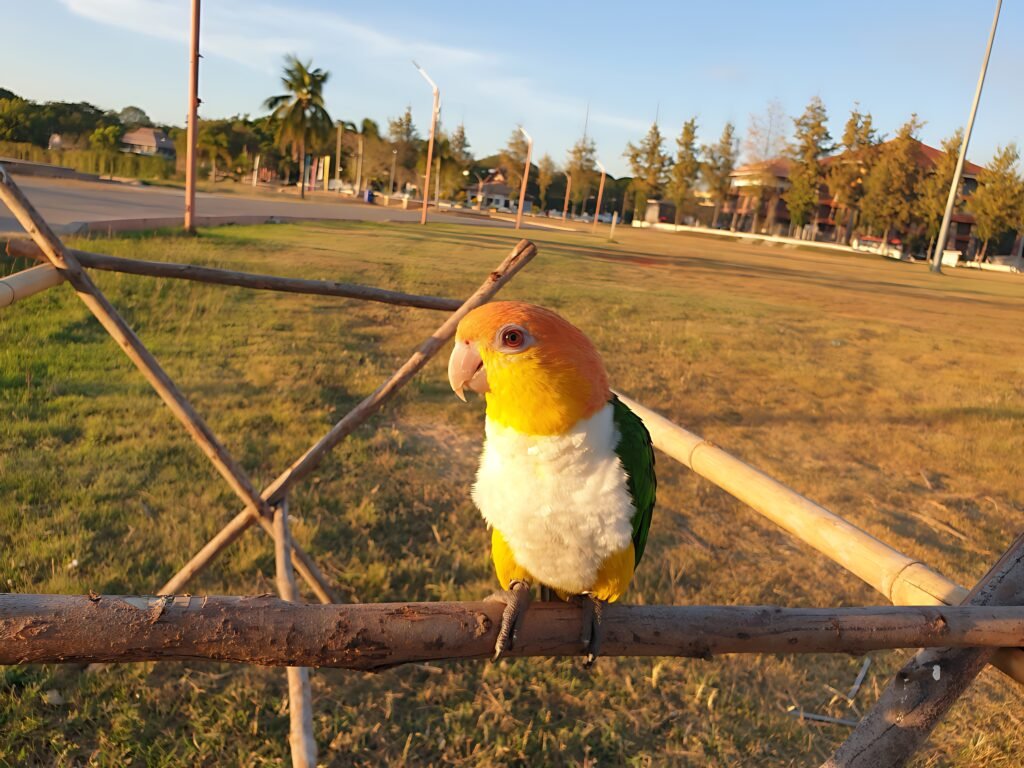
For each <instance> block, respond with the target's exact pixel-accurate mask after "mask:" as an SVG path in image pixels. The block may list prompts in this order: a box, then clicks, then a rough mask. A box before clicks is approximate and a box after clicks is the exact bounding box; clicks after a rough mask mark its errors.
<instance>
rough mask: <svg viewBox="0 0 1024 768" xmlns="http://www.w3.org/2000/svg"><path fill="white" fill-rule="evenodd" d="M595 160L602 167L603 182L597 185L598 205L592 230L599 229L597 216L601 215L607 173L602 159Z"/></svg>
mask: <svg viewBox="0 0 1024 768" xmlns="http://www.w3.org/2000/svg"><path fill="white" fill-rule="evenodd" d="M594 162H595V163H597V167H598V168H600V169H601V183H600V184H599V185H598V187H597V206H596V207H595V208H594V224H593V225H592V226H591V228H590V230H591V231H592V232H596V231H597V217H598V216H600V215H601V196H602V195H603V194H604V177H605V175H606V173H607V171H605V169H604V166H603V165H601V161H600V160H595V161H594Z"/></svg>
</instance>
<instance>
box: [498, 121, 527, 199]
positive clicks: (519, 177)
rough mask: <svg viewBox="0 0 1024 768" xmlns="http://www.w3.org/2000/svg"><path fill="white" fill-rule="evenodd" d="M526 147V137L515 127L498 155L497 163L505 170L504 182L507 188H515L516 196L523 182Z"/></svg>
mask: <svg viewBox="0 0 1024 768" xmlns="http://www.w3.org/2000/svg"><path fill="white" fill-rule="evenodd" d="M527 147H528V144H527V141H526V137H525V136H523V132H522V131H520V130H519V129H518V128H516V129H515V130H514V131H512V133H511V135H510V136H509V137H508V144H506V145H505V148H504V149H503V150H501V152H500V153H499V155H498V163H499V165H501V167H502V168H503V169H504V171H505V183H506V184H508V187H509V190H515V192H516V195H517V196H518V193H519V187H520V186H521V185H522V183H523V169H524V168H525V167H526V150H527Z"/></svg>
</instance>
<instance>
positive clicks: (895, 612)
mask: <svg viewBox="0 0 1024 768" xmlns="http://www.w3.org/2000/svg"><path fill="white" fill-rule="evenodd" d="M502 610H503V606H502V605H501V604H500V603H493V602H470V603H391V604H387V603H384V604H381V603H378V604H374V603H362V604H356V605H303V604H299V603H289V602H286V601H283V600H279V599H277V598H275V597H268V596H262V597H163V598H160V597H119V596H103V597H97V596H86V595H75V596H68V595H22V594H0V664H28V663H32V664H35V663H69V662H75V663H77V662H127V661H169V660H181V659H189V660H192V659H211V660H216V661H228V662H234V663H241V664H259V665H269V666H295V665H302V666H306V667H339V668H346V669H362V670H379V669H384V668H387V667H392V666H395V665H397V664H406V663H412V662H424V661H432V660H442V659H489V658H490V657H491V656H492V655H493V653H494V641H495V637H496V636H497V632H498V628H499V626H500V624H501V612H502ZM583 620H584V614H583V612H582V611H581V609H580V608H579V607H578V606H577V605H574V604H572V603H562V602H554V603H534V604H533V606H531V607H530V609H529V611H528V612H527V614H526V616H525V617H524V620H523V624H522V626H521V628H520V630H519V632H518V634H517V636H516V643H515V645H514V647H513V648H512V650H511V652H510V655H511V656H581V655H584V654H585V653H586V652H587V649H586V647H585V643H584V642H583V641H582V640H581V628H582V623H583ZM601 621H602V627H603V630H604V633H605V637H604V641H603V643H602V646H601V649H602V650H601V653H602V655H606V656H681V657H692V658H701V659H711V658H713V657H715V656H718V655H721V654H727V653H783V654H793V653H854V654H862V653H866V652H868V651H877V650H883V649H887V648H918V647H922V646H925V647H932V646H960V647H976V646H984V647H990V648H991V647H996V646H1001V645H1006V644H1021V643H1024V608H1021V607H994V606H993V607H974V606H971V607H957V608H949V607H934V606H920V607H905V606H900V607H896V606H881V607H879V606H874V607H866V608H831V607H830V608H779V607H775V606H665V605H662V606H635V605H619V604H617V603H615V604H612V605H610V606H608V607H607V608H605V610H604V611H603V613H602V616H601Z"/></svg>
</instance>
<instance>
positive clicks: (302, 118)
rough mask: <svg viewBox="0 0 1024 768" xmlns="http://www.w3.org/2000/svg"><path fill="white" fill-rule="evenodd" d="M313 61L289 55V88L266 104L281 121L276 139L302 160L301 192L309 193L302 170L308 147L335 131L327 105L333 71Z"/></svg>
mask: <svg viewBox="0 0 1024 768" xmlns="http://www.w3.org/2000/svg"><path fill="white" fill-rule="evenodd" d="M312 64H313V62H312V61H309V62H306V63H305V64H303V63H302V62H301V61H299V59H298V57H296V56H295V55H294V54H293V55H290V56H286V57H285V66H284V76H283V77H282V78H281V84H282V85H283V86H284V87H285V89H286V90H287V91H288V92H287V93H282V94H280V95H278V96H271V97H270V98H268V99H267V100H266V101H265V102H264V106H265V107H266V108H267V109H269V110H272V112H273V116H274V119H275V120H276V121H277V132H276V136H275V138H276V140H277V143H278V145H279V146H280V147H281V149H282V150H283V151H284V150H287V149H288V148H291V151H292V156H293V158H296V159H297V160H298V161H299V168H300V172H299V195H300V196H301V197H303V198H305V196H306V191H305V190H306V185H305V184H304V183H303V182H304V179H303V174H302V171H301V169H302V168H303V167H304V165H305V159H306V148H307V147H308V146H309V144H310V143H311V142H313V141H324V140H326V138H327V136H328V134H329V133H330V131H331V127H332V124H331V116H330V115H329V114H327V110H326V109H325V108H324V95H323V89H324V84H325V83H326V82H327V79H328V78H329V77H330V73H329V72H324V71H323V70H321V69H319V68H317V69H312V68H311V67H312Z"/></svg>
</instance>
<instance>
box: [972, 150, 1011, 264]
mask: <svg viewBox="0 0 1024 768" xmlns="http://www.w3.org/2000/svg"><path fill="white" fill-rule="evenodd" d="M1019 159H1020V153H1019V152H1018V151H1017V146H1016V144H1009V145H1007V146H1005V147H997V148H996V155H995V157H994V158H993V159H992V162H991V163H989V165H988V167H987V168H985V169H983V170H982V172H981V173H980V174H979V175H978V188H977V189H976V190H975V191H974V194H973V195H971V199H970V200H969V201H968V205H969V206H970V209H971V213H973V214H974V218H975V220H976V221H977V229H976V234H977V236H978V239H979V240H980V241H981V243H982V245H981V251H979V253H978V255H977V257H976V258H977V260H978V261H985V259H986V258H987V256H988V246H989V242H990V241H991V240H992V239H993V238H996V237H999V236H1000V235H1002V234H1004V233H1005V232H1006V231H1007V230H1011V229H1014V228H1017V227H1022V226H1024V180H1022V179H1021V175H1020V173H1019V172H1018V170H1017V160H1019Z"/></svg>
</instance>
